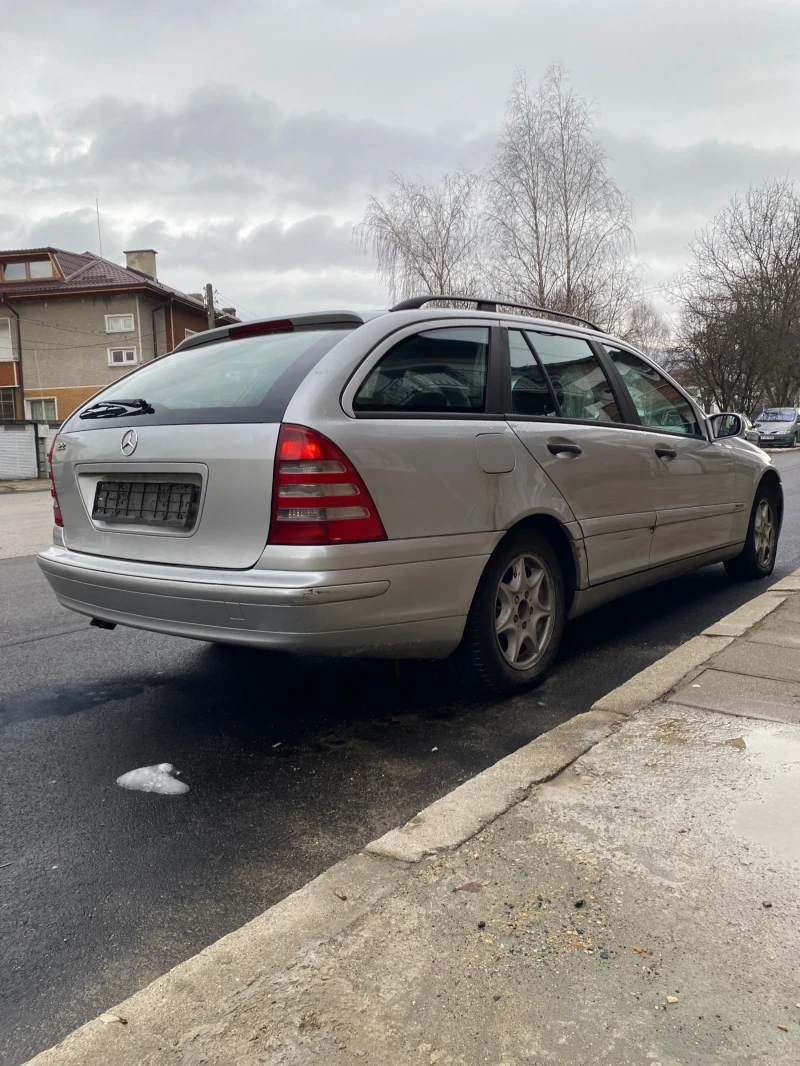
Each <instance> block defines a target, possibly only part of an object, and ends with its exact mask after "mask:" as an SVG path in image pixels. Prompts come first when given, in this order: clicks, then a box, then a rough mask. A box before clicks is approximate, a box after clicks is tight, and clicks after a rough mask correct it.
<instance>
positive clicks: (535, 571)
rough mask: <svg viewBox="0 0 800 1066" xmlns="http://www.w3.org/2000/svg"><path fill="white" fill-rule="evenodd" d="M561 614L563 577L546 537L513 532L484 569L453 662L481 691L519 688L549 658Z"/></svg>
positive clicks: (539, 672) (561, 622) (560, 628)
mask: <svg viewBox="0 0 800 1066" xmlns="http://www.w3.org/2000/svg"><path fill="white" fill-rule="evenodd" d="M565 614H566V610H565V595H564V578H563V575H562V573H561V567H560V565H559V562H558V558H557V557H556V554H555V552H554V551H553V549H552V547H551V545H550V543H549V541H548V540H547V539H546V538H545V537H543V536H542V535H541V534H539V533H519V534H514V535H512V536H510V537H508V538H507V539H506V540H505V541H503V543H502V544H501V545H500V546H499V548H498V549H497V551H496V552H495V554H494V555H493V556H492V558H491V559H490V560H489V562H488V564H487V566H486V569H485V570H484V572H483V575H482V577H481V580H480V583H479V584H478V589H477V591H476V593H475V597H474V599H473V601H472V606H471V608H470V612H469V615H468V617H467V624H466V626H465V628H464V636H463V638H462V641H461V644H460V645H459V647H458V650H457V651H456V652H455V653H454V655H453V657H452V659H451V662H452V665H453V667H454V669H455V670H456V672H457V673H458V675H459V677H460V679H461V680H462V681H464V682H466V683H467V684H468V685H469V686H470V687H473V688H479V689H481V690H482V691H484V692H490V693H499V692H505V691H509V690H514V689H519V688H524V687H525V686H527V685H530V684H532V683H533V682H535V681H537V680H538V679H539V678H540V677H541V676H542V675H543V674H544V673H545V671H546V670H547V669H548V668H549V666H550V664H551V663H552V662H553V659H554V658H555V656H556V653H557V651H558V646H559V644H560V642H561V633H562V631H563V629H564V620H565Z"/></svg>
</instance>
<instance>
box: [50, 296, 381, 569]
mask: <svg viewBox="0 0 800 1066" xmlns="http://www.w3.org/2000/svg"><path fill="white" fill-rule="evenodd" d="M342 317H344V316H342V315H341V314H338V315H336V316H332V320H328V321H320V319H321V318H322V316H297V317H296V318H293V319H284V320H281V321H279V322H270V323H245V324H243V325H241V326H239V327H232V328H230V329H226V330H225V331H224V332H222V331H217V332H216V333H214V334H209V335H208V336H209V341H207V342H206V343H201V342H200V337H197V338H192V343H191V344H190V345H188V346H186V347H185V348H184V346H181V350H179V351H176V352H174V353H173V354H171V355H168V356H163V357H161V358H160V359H158V360H155V361H153V362H150V363H148V364H145V366H144V367H142V368H141V369H139V370H138V371H135V372H134V373H133V374H130V375H127V376H126V378H125V379H124V380H123V381H120V382H118V383H116V384H115V385H112V386H111V387H110V388H108V389H106V390H104V391H103V392H102V393H100V394H98V395H97V396H95V397H94V398H93V400H92V401H91V402H90V403H89V404H88V405H86V406H85V407H84V408H82V409H81V410H80V411H78V412H76V414H74V415H72V416H71V417H70V419H69V420H68V422H67V423H65V425H64V426H63V427H62V430H61V432H60V433H59V436H58V440H57V444H56V446H55V450H54V454H53V477H54V483H55V487H56V490H57V492H58V502H59V504H60V507H61V513H62V516H63V523H64V540H65V543H66V546H67V547H68V548H71V549H73V550H74V551H80V552H87V553H90V554H96V555H102V556H107V557H112V558H119V559H137V560H142V561H146V562H156V563H169V564H173V565H178V566H194V567H197V566H200V567H214V568H223V569H248V568H249V567H252V566H254V565H255V563H256V562H257V561H258V559H259V557H260V556H261V554H262V552H263V551H264V547H265V545H266V542H267V537H268V535H269V524H270V511H271V500H272V480H273V462H274V457H275V449H276V444H277V440H278V434H279V431H280V423H281V420H282V418H283V415H284V412H285V410H286V406H287V404H288V402H289V400H290V399H291V397H292V395H293V394H294V392H295V390H296V389H297V387H298V385H299V384H300V383H301V381H302V380H303V379H304V378H305V376H306V374H307V373H308V372H309V370H311V368H312V367H313V366H315V365H316V364H317V362H318V361H319V360H320V359H321V358H322V357H323V355H325V354H326V353H327V352H328V351H330V350H331V348H333V346H334V345H335V344H336V343H337V342H338V341H339V340H340V339H341V338H342V337H344V336H345V334H346V333H348V332H349V331H350V330H352V329H353V327H354V326H355V325H358V324H360V322H359V321H353V319H354V318H355V316H350V319H349V320H346V321H342V320H341V319H342ZM309 319H312V320H311V321H308V320H309Z"/></svg>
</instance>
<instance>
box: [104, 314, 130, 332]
mask: <svg viewBox="0 0 800 1066" xmlns="http://www.w3.org/2000/svg"><path fill="white" fill-rule="evenodd" d="M133 330H134V325H133V315H106V333H133Z"/></svg>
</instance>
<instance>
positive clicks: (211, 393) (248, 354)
mask: <svg viewBox="0 0 800 1066" xmlns="http://www.w3.org/2000/svg"><path fill="white" fill-rule="evenodd" d="M349 332H350V331H349V330H343V329H329V330H325V329H314V330H295V331H294V332H292V333H269V334H265V335H264V336H259V337H243V338H242V339H241V340H231V341H219V342H217V343H215V344H209V345H207V346H205V345H204V346H203V347H199V348H189V349H187V350H186V351H184V352H176V353H174V354H173V355H165V356H162V358H160V359H157V360H154V361H153V362H151V363H146V364H145V365H144V366H143V367H142V369H141V370H139V371H138V372H137V373H136V374H134V375H132V376H130V377H127V378H125V379H124V380H122V381H120V382H119V383H118V384H116V385H114V386H112V387H111V388H110V389H106V390H105V391H104V392H103V393H102V394H101V395H100V396H98V397H96V398H95V402H96V401H97V400H102V401H114V400H119V399H126V400H127V399H133V398H141V399H144V400H147V402H148V403H149V404H150V405H151V406H152V407H153V408H154V412H155V413H154V414H142V415H132V416H129V417H128V416H123V417H120V418H115V419H113V421H112V420H108V419H104V418H101V419H97V420H93V419H83V420H81V419H80V417H78V419H77V421H78V424H79V425H80V427H81V429H108V428H109V426H111V425H114V426H115V427H116V426H127V425H131V426H149V425H174V424H187V423H220V422H280V421H281V419H282V418H283V415H284V412H285V411H286V407H287V405H288V403H289V400H290V399H291V398H292V396H293V395H294V393H295V391H296V389H297V387H298V385H300V383H301V382H302V381H303V379H304V378H305V376H306V374H308V372H309V370H311V369H312V367H314V366H315V365H316V364H317V363H318V362H319V360H320V359H321V358H322V356H323V355H325V354H326V353H327V352H329V351H330V350H331V348H333V346H334V345H335V344H336V343H337V342H338V341H340V340H341V339H342V338H343V337H344V336H345V335H346V334H347V333H349Z"/></svg>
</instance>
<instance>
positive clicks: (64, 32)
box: [0, 0, 800, 313]
mask: <svg viewBox="0 0 800 1066" xmlns="http://www.w3.org/2000/svg"><path fill="white" fill-rule="evenodd" d="M3 33H4V45H5V49H4V59H3V69H4V84H5V85H6V86H11V87H13V91H7V92H6V94H5V96H4V101H3V104H4V107H3V113H2V115H0V247H10V246H17V247H19V246H31V245H39V244H56V245H62V246H66V247H69V248H76V249H78V250H83V249H85V248H91V249H93V250H96V248H97V243H96V221H95V215H94V200H95V197H99V199H100V203H101V208H102V212H103V231H104V251H105V252H106V254H108V255H110V256H112V257H113V258H116V259H119V258H120V257H121V252H122V249H123V248H124V247H130V246H131V245H132V244H134V243H135V244H152V245H154V246H155V247H156V248H158V250H159V253H160V254H159V269H160V272H161V275H162V277H164V279H165V280H166V281H168V282H170V283H171V284H175V285H177V286H179V287H181V288H184V289H187V290H193V289H196V288H197V287H198V286H199V285H200V284H202V283H203V282H205V281H206V280H209V279H211V280H213V281H214V282H215V284H218V286H219V288H220V290H221V291H222V292H227V294H228V296H230V297H234V298H238V299H239V300H240V301H241V302H242V303H243V304H250V305H251V306H252V308H253V309H254V310H258V311H259V312H261V311H265V312H267V313H271V312H272V311H279V310H281V309H284V310H285V306H286V305H289V306H291V307H305V306H314V304H315V303H320V302H327V303H334V304H341V303H343V302H344V303H351V304H353V305H360V306H370V305H376V304H378V303H380V302H383V300H384V299H385V297H384V295H383V294H382V293H381V290H380V286H378V285H377V283H376V281H375V278H374V275H373V274H372V271H371V264H370V262H369V260H368V259H366V258H365V257H362V256H360V255H359V254H358V253H357V252H356V251H355V250H354V249H353V247H352V244H351V239H350V234H351V228H352V222H353V221H354V220H357V219H358V217H359V215H360V213H361V211H362V209H363V205H364V198H365V195H366V193H368V192H376V191H378V192H379V191H380V190H381V188H382V187H383V186H384V182H385V179H386V175H387V174H388V172H389V171H392V170H396V171H399V172H402V173H403V174H405V175H406V176H409V177H416V176H421V177H424V178H435V177H437V176H438V175H439V174H441V173H442V172H443V171H445V170H451V169H453V168H454V167H457V166H459V165H466V166H470V167H474V168H481V167H482V166H484V165H485V164H486V162H487V161H488V159H489V157H490V155H491V150H492V145H493V143H494V137H495V133H496V130H497V128H498V127H499V124H500V121H501V119H502V108H503V101H504V97H505V94H506V92H507V89H508V85H509V83H510V80H511V77H512V74H513V71H514V69H515V67H527V68H528V71H529V73H530V76H531V77H532V78H533V79H536V78H537V77H538V76H539V75H540V73H541V72H542V70H543V68H544V66H545V65H546V63H548V62H550V61H554V60H563V61H564V62H565V63H566V65H567V67H568V69H569V70H570V72H571V76H572V78H573V82H574V84H575V86H576V88H577V90H578V91H579V92H581V93H582V94H583V95H585V96H587V97H594V98H596V99H598V100H599V102H600V104H601V105H602V125H603V132H602V136H603V138H604V141H605V144H606V146H607V148H608V152H609V161H610V166H611V170H612V173H613V174H614V176H615V177H616V179H617V181H618V182H619V183H620V185H621V186H622V187H623V188H624V189H626V191H628V192H629V193H630V194H631V195H632V196H633V198H634V199H635V201H636V204H637V214H638V227H637V228H638V233H637V236H638V246H639V253H640V256H641V259H642V261H643V262H644V263H645V264H646V265H647V267H648V272H647V279H648V284H650V285H656V284H658V283H659V282H661V281H665V280H667V279H668V277H669V275H670V274H671V273H672V272H673V271H674V270H675V269H677V268H679V267H680V265H681V264H682V263H683V262H684V261H685V258H686V245H687V243H688V241H689V240H690V239H691V237H692V235H693V233H694V232H695V230H696V229H697V228H699V227H700V226H701V225H703V224H704V222H705V221H707V220H708V218H710V216H711V215H712V214H713V213H714V212H715V211H716V210H717V209H718V208H719V207H720V206H721V204H722V203H724V202H725V200H727V199H728V198H729V196H730V195H731V194H732V193H733V192H734V191H735V190H736V189H737V188H742V187H745V186H746V185H748V184H749V183H751V182H753V183H757V182H760V181H762V180H763V179H764V178H765V177H769V176H772V175H775V174H786V173H788V174H790V175H798V172H799V171H800V135H798V134H797V127H796V104H795V101H796V98H797V92H798V90H799V89H800V75H799V74H798V71H799V70H800V68H798V66H797V64H796V62H795V53H796V50H797V42H798V40H800V6H798V5H797V4H792V3H787V2H785V0H703V3H700V4H698V3H697V0H671V2H670V3H669V4H656V3H652V2H651V3H649V4H648V3H643V2H642V0H593V2H592V3H591V4H588V3H586V0H562V2H560V3H557V4H554V3H553V2H552V0H526V3H524V4H520V3H519V0H495V3H493V4H492V5H487V4H486V3H485V0H460V3H459V4H458V10H457V12H456V11H455V8H454V6H453V5H452V4H451V3H443V2H440V3H438V4H432V3H430V2H429V0H369V3H367V2H366V0H270V2H269V3H260V4H253V3H252V0H226V3H225V4H224V5H221V6H220V5H215V4H211V3H210V0H171V2H170V3H168V4H165V3H164V2H163V0H139V2H138V3H137V4H134V5H131V4H128V3H125V2H124V0H29V2H28V3H26V4H20V3H17V4H13V5H12V4H7V5H5V6H4V9H3ZM209 78H213V79H214V80H215V82H216V84H208V82H209ZM784 142H785V144H786V145H787V146H786V147H780V145H782V144H784Z"/></svg>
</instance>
